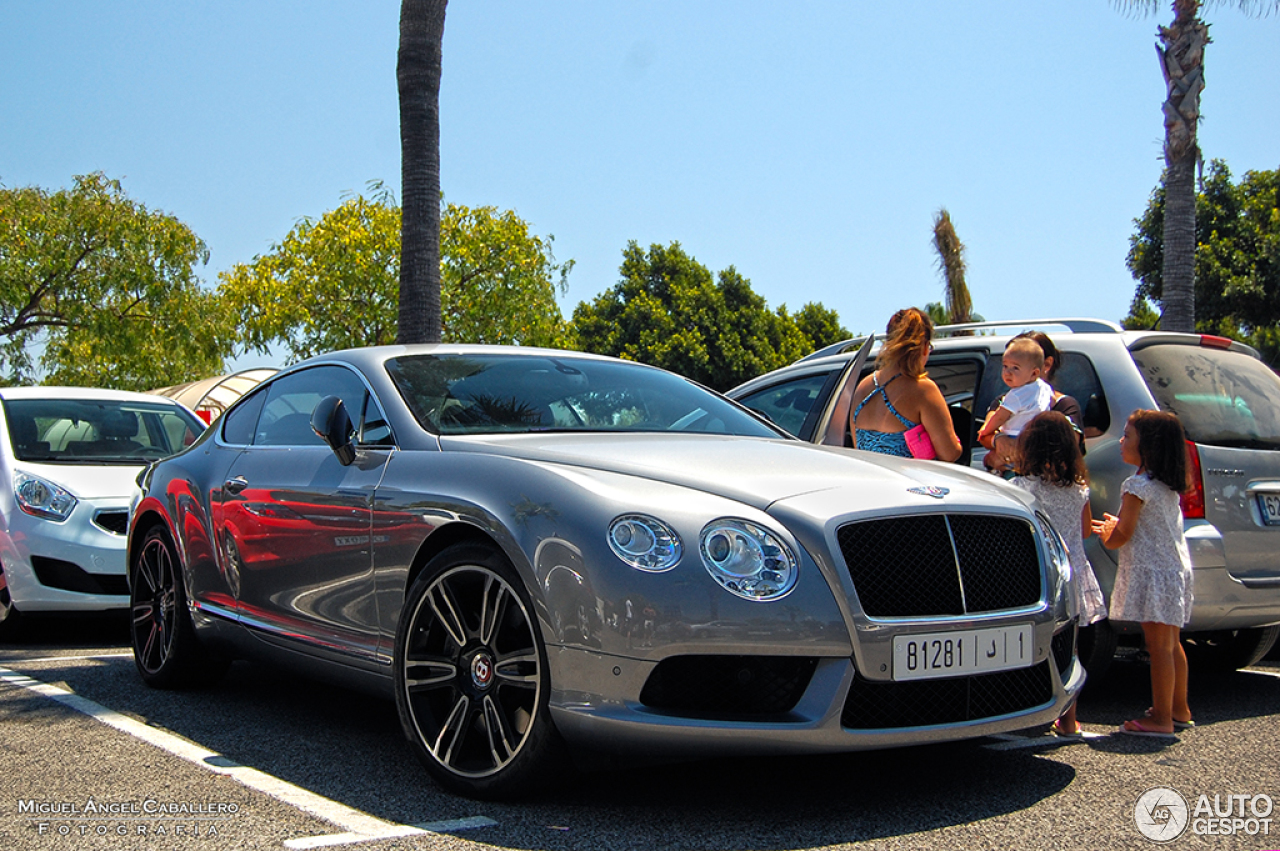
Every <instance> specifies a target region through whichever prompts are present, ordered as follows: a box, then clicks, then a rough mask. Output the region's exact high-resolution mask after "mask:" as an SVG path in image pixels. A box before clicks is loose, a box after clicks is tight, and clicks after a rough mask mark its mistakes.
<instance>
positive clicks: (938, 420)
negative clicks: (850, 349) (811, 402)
mask: <svg viewBox="0 0 1280 851" xmlns="http://www.w3.org/2000/svg"><path fill="white" fill-rule="evenodd" d="M887 330H888V337H887V339H886V340H885V342H884V345H882V346H881V347H880V354H879V355H878V356H877V357H876V368H875V371H874V372H872V373H871V374H870V375H868V376H867V377H866V378H864V379H862V381H861V382H860V383H859V384H858V387H857V389H856V390H854V392H853V398H854V399H855V400H857V401H856V404H855V405H854V408H853V411H852V413H851V414H850V415H849V430H850V432H851V433H852V435H853V445H854V446H855V447H857V448H858V449H865V450H868V451H870V452H882V453H884V454H886V455H900V456H902V457H904V458H910V457H912V451H911V447H910V446H908V432H912V430H916V431H914V432H912V438H914V436H915V435H917V434H920V429H921V428H922V430H923V431H924V432H925V433H927V434H928V438H929V442H930V443H932V445H933V452H934V454H935V457H937V458H938V459H939V460H941V461H954V460H956V459H957V458H959V457H960V453H961V450H962V447H961V444H960V438H959V437H957V436H956V432H955V428H954V427H953V426H952V424H951V414H950V413H949V412H948V410H947V402H946V400H945V399H943V398H942V391H941V390H939V389H938V385H937V384H934V383H933V381H932V380H930V378H929V376H928V374H927V373H926V372H925V363H926V362H927V361H928V360H929V352H930V350H932V348H933V342H932V340H933V322H931V321H930V320H929V317H928V316H927V315H926V314H925V313H924V311H922V310H920V309H919V308H915V307H908V308H906V309H905V310H899V311H898V312H897V313H895V314H894V315H893V318H891V319H890V320H889V326H888V329H887ZM890 385H892V389H891V388H890ZM913 442H914V439H913ZM916 457H928V456H922V455H920V454H919V452H917V453H916Z"/></svg>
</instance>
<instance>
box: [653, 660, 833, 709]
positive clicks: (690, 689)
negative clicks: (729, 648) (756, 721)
mask: <svg viewBox="0 0 1280 851" xmlns="http://www.w3.org/2000/svg"><path fill="white" fill-rule="evenodd" d="M817 667H818V660H817V659H810V658H792V657H788V656H673V657H671V658H670V659H664V660H662V661H661V662H659V663H658V665H657V667H655V668H654V669H653V673H651V674H650V675H649V679H648V681H646V682H645V685H644V689H643V690H642V691H641V692H640V702H641V703H643V704H644V705H645V706H648V707H650V708H652V709H659V710H662V711H665V712H675V713H680V714H683V715H700V716H705V717H715V718H725V719H743V718H759V717H762V716H770V715H778V714H781V713H785V712H790V711H791V710H792V709H794V708H795V705H796V703H798V702H799V700H800V696H801V695H802V694H804V690H805V689H806V688H807V687H808V685H809V680H810V679H811V678H812V677H813V672H814V670H815V669H816V668H817Z"/></svg>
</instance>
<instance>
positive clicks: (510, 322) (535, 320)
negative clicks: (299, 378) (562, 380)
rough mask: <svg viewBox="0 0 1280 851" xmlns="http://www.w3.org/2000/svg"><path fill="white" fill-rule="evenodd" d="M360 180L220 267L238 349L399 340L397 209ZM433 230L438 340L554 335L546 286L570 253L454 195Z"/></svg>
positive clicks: (552, 338)
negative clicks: (437, 236) (437, 254)
mask: <svg viewBox="0 0 1280 851" xmlns="http://www.w3.org/2000/svg"><path fill="white" fill-rule="evenodd" d="M371 189H372V192H371V197H365V196H363V195H358V196H355V197H352V198H348V199H347V200H346V201H344V202H343V203H342V204H341V205H339V206H338V208H337V209H335V210H331V211H329V212H328V213H325V214H324V215H323V216H322V217H321V218H320V220H319V221H313V220H311V219H303V220H302V221H300V222H299V223H298V224H297V225H296V226H295V227H294V228H293V230H291V231H290V232H289V233H288V235H287V236H286V237H285V238H284V241H283V242H281V243H280V244H278V245H275V246H273V247H272V250H271V251H270V252H269V253H268V254H265V255H262V256H260V257H256V258H254V260H253V262H251V263H247V264H239V265H237V266H234V267H233V268H231V269H230V270H228V271H226V272H223V273H222V274H221V276H220V278H221V282H220V292H221V293H222V295H223V297H224V298H225V299H226V302H227V304H228V305H229V307H230V309H231V310H232V311H233V312H234V314H235V315H236V316H237V317H238V322H239V326H240V329H241V333H242V340H243V342H244V344H245V345H246V347H248V348H250V349H254V350H257V351H261V352H265V351H267V350H268V349H269V348H270V347H271V346H272V345H274V344H280V345H282V346H283V347H284V348H285V349H286V350H287V352H288V355H289V359H290V360H299V359H302V358H306V357H310V356H312V355H316V354H320V353H322V352H327V351H333V350H335V349H345V348H353V347H358V346H376V345H385V344H387V343H392V342H396V341H397V340H398V336H397V321H398V317H399V295H400V292H401V290H400V215H401V213H400V208H399V207H397V206H396V204H395V200H394V198H393V197H392V196H391V193H390V192H389V191H387V190H386V189H384V188H383V187H381V185H379V184H376V183H375V184H372V185H371ZM441 235H442V245H441V254H442V262H441V267H442V268H441V282H442V283H441V303H442V305H443V311H442V316H443V318H444V324H443V331H442V334H443V339H444V341H446V342H471V343H516V342H518V343H523V344H526V345H545V346H557V345H561V344H563V343H564V342H565V335H566V333H567V330H566V328H565V324H564V320H563V317H562V316H561V314H560V308H559V307H558V306H557V304H556V291H557V288H559V289H560V290H561V291H563V290H564V289H566V288H567V281H566V276H567V275H568V273H569V270H570V269H572V267H573V262H572V261H568V262H566V263H564V264H560V263H557V262H556V261H555V258H554V256H553V255H552V253H551V243H552V238H551V237H549V236H548V237H545V238H544V237H540V236H537V235H535V234H533V233H531V232H530V230H529V226H528V224H527V223H526V222H524V221H523V220H522V219H520V218H519V217H518V216H517V215H516V214H515V213H513V212H511V211H506V212H500V211H498V210H497V209H496V208H495V207H475V208H468V207H464V206H461V205H457V204H449V205H446V206H445V208H444V211H443V212H442V214H441ZM401 342H403V341H401Z"/></svg>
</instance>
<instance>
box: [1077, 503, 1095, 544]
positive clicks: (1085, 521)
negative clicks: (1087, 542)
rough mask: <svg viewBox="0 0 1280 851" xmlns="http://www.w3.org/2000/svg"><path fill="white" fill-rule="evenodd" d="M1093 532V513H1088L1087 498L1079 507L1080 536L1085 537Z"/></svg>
mask: <svg viewBox="0 0 1280 851" xmlns="http://www.w3.org/2000/svg"><path fill="white" fill-rule="evenodd" d="M1092 534H1093V515H1092V514H1090V513H1089V500H1087V499H1086V500H1085V501H1084V505H1083V506H1081V508H1080V537H1082V538H1087V537H1089V536H1090V535H1092Z"/></svg>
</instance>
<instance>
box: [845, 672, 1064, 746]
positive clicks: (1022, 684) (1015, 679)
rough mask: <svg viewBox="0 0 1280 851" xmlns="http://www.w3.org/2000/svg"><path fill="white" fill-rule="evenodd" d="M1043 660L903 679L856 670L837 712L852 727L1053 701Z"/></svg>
mask: <svg viewBox="0 0 1280 851" xmlns="http://www.w3.org/2000/svg"><path fill="white" fill-rule="evenodd" d="M1051 676H1052V672H1051V671H1050V670H1049V662H1048V660H1046V661H1044V662H1041V663H1040V664H1039V665H1035V666H1032V667H1030V668H1019V669H1017V670H1014V671H997V672H996V673H993V674H976V675H973V676H968V677H946V678H943V679H936V680H911V681H908V682H873V681H871V680H866V679H863V678H862V675H861V674H859V675H857V676H856V677H855V678H854V681H853V685H852V686H850V687H849V698H848V699H847V700H846V701H845V704H844V711H843V712H842V713H841V715H840V723H841V725H842V726H844V727H846V728H847V729H851V730H878V729H899V728H903V727H927V726H931V725H934V724H960V723H964V722H965V721H980V720H982V719H984V718H994V717H997V716H1000V715H1009V714H1012V713H1015V712H1025V711H1027V710H1030V709H1035V708H1037V707H1040V706H1044V705H1047V704H1049V703H1051V702H1052V701H1053V684H1052V682H1051V681H1050V679H1049V678H1050V677H1051Z"/></svg>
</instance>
